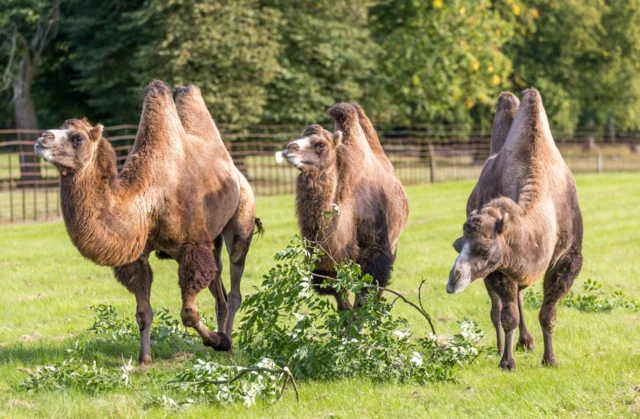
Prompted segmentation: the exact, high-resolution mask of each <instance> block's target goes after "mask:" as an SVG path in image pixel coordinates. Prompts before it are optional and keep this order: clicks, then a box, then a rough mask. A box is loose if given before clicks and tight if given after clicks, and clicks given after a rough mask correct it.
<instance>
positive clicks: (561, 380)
mask: <svg viewBox="0 0 640 419" xmlns="http://www.w3.org/2000/svg"><path fill="white" fill-rule="evenodd" d="M577 181H578V190H579V194H580V202H581V206H582V210H583V214H584V219H585V241H584V259H585V262H584V267H583V269H582V273H581V274H580V276H579V278H578V279H577V281H576V285H575V286H574V290H575V291H576V292H578V293H580V292H581V290H582V282H583V281H584V280H586V279H589V278H591V279H595V280H598V281H599V282H601V283H602V284H603V289H604V290H605V291H606V292H611V293H612V292H614V291H622V292H623V293H624V294H625V295H626V296H627V297H628V298H633V299H640V280H638V278H639V277H640V263H638V262H637V261H638V254H640V229H639V228H638V218H637V214H638V207H640V188H638V184H639V183H640V175H639V174H607V175H580V176H577ZM472 187H473V182H471V181H465V182H456V183H448V184H436V185H428V186H411V187H408V188H407V191H408V193H409V197H410V200H411V216H410V220H409V224H408V226H407V228H406V230H405V231H404V233H403V235H402V236H401V238H400V244H399V249H398V259H397V262H396V265H395V270H394V277H393V282H392V287H393V288H394V289H397V290H400V291H403V292H405V293H406V294H407V295H408V297H409V298H411V299H413V300H415V299H416V291H417V287H418V285H419V283H420V280H421V279H422V278H425V279H426V280H427V283H426V286H425V289H424V290H423V291H424V294H423V296H424V297H425V303H426V308H427V310H428V311H429V312H430V313H431V315H432V316H433V317H434V318H435V319H436V327H437V331H438V333H451V332H454V331H456V330H457V327H456V323H455V322H456V320H458V319H462V318H464V317H469V318H471V319H473V320H475V321H476V322H478V323H479V324H480V325H481V327H482V328H483V329H484V330H485V332H486V337H485V339H484V345H485V346H486V347H488V348H490V347H493V346H494V345H495V337H494V332H493V326H492V325H491V322H490V319H489V307H490V303H489V299H488V297H487V295H486V291H485V289H484V286H483V284H482V283H480V282H478V283H475V284H473V285H472V286H470V287H469V288H468V289H467V290H466V291H465V292H464V293H462V294H460V295H456V296H451V295H448V294H446V292H445V286H446V281H447V276H448V271H449V269H450V267H451V264H452V263H453V260H454V259H455V256H456V255H455V251H454V250H453V248H452V247H451V243H452V242H453V240H454V239H455V238H457V237H458V236H459V234H460V233H461V226H462V222H463V221H464V208H465V202H466V198H467V196H468V193H469V192H470V190H471V188H472ZM258 214H259V216H260V217H261V218H262V220H263V223H264V225H265V228H266V230H267V232H266V234H265V236H264V237H263V238H261V239H259V240H258V241H256V242H255V243H254V245H253V247H252V249H251V252H250V254H249V258H248V262H247V270H246V274H245V277H244V282H243V287H242V289H243V292H244V293H249V292H251V289H252V286H253V285H257V284H259V281H260V279H261V276H262V274H263V273H265V272H267V270H268V269H269V267H271V266H272V265H273V261H272V256H273V254H274V253H275V252H276V251H278V250H280V249H282V248H283V247H284V246H285V245H286V243H287V242H288V239H289V237H291V236H292V235H293V234H295V233H296V230H297V229H296V223H295V218H294V211H293V196H291V195H288V196H280V197H273V198H261V199H259V200H258ZM0 255H2V256H0V284H1V285H2V290H3V292H2V303H1V304H0V318H1V319H2V322H0V417H3V416H6V417H29V418H32V417H108V416H109V417H131V416H133V417H138V416H146V417H163V416H165V415H168V416H172V417H174V416H180V417H194V418H195V417H198V418H201V417H225V418H228V417H270V418H275V417H277V418H280V417H291V418H298V417H314V418H317V417H320V418H322V417H342V418H347V417H404V418H408V417H460V416H474V417H490V416H491V417H493V416H505V415H508V416H513V417H540V416H545V417H548V416H579V417H582V416H586V415H589V414H593V415H596V416H609V415H613V416H616V417H620V416H637V415H639V414H640V345H638V343H639V340H638V339H639V326H638V325H640V314H639V313H633V312H630V311H626V310H624V309H616V310H614V311H613V312H611V313H584V312H580V311H578V310H576V309H573V308H566V307H560V308H559V309H558V324H557V327H556V333H555V342H554V343H555V351H556V358H557V359H558V361H559V363H560V366H559V367H558V368H555V369H553V368H544V367H542V366H541V365H540V360H541V358H542V334H541V331H540V327H539V325H538V322H537V313H536V312H535V311H534V310H532V309H528V310H526V318H527V320H528V324H529V327H530V329H531V331H532V333H533V335H534V338H535V340H536V344H537V347H536V349H535V350H534V351H533V352H532V353H523V352H519V353H516V357H515V358H516V362H517V367H518V369H517V371H515V372H511V373H508V372H503V371H501V370H499V368H498V366H497V364H498V362H499V359H498V358H497V357H496V356H495V355H493V351H492V350H489V351H487V352H486V353H485V354H483V355H481V356H480V357H479V358H478V359H477V360H476V361H475V362H474V363H473V364H472V365H469V366H466V367H463V368H460V369H458V371H457V373H456V376H457V378H458V380H457V381H456V382H454V383H441V384H434V385H429V386H415V385H404V386H399V385H388V384H387V385H385V384H377V383H372V382H370V381H369V380H367V379H366V378H359V379H352V380H342V381H335V382H304V383H301V384H300V391H301V394H300V396H301V403H300V404H296V402H295V397H294V395H293V394H292V392H291V391H288V392H287V393H286V394H285V396H284V398H283V400H281V401H280V402H279V403H277V404H276V405H274V406H266V405H264V404H260V403H259V404H258V405H257V406H255V407H253V408H249V409H247V408H245V407H242V406H239V405H230V406H197V407H191V408H187V409H184V410H181V411H165V410H164V409H161V408H158V407H154V408H148V407H145V405H144V403H143V402H142V401H141V400H140V399H139V398H138V397H137V396H136V395H135V394H134V393H133V392H132V391H130V390H126V389H122V390H120V391H112V392H106V393H103V394H99V395H91V394H88V393H87V392H85V391H82V389H75V390H67V391H64V392H44V393H35V394H30V393H26V392H23V391H19V390H17V385H18V383H19V382H20V381H22V380H24V379H25V378H26V377H27V373H26V372H25V369H28V368H33V367H35V366H36V365H41V364H44V363H52V362H57V361H60V360H62V359H64V356H65V349H66V348H68V347H70V346H71V345H72V343H73V342H74V341H75V340H76V339H81V340H85V341H87V351H86V357H87V358H88V359H90V360H93V359H96V360H97V361H98V362H99V363H101V364H105V365H109V366H115V365H117V364H118V363H119V361H120V354H121V353H123V354H124V355H125V357H133V358H134V359H135V358H136V357H137V351H138V348H137V343H136V342H104V341H100V340H98V339H97V338H96V337H95V336H93V335H91V334H89V333H88V332H87V331H86V330H87V328H88V327H90V326H91V324H92V323H93V315H92V312H91V311H90V310H89V309H88V307H89V306H91V305H93V304H98V303H102V302H109V303H111V304H113V305H114V306H116V307H117V308H118V310H119V311H120V312H121V313H126V314H128V315H129V317H130V318H132V317H133V314H134V310H135V301H134V298H133V296H132V295H130V294H129V293H128V292H127V291H126V290H125V288H124V287H122V286H121V285H119V284H118V283H117V282H116V281H115V279H114V278H113V276H112V274H111V271H110V270H109V269H107V268H102V267H98V266H96V265H94V264H92V263H91V262H89V261H87V260H84V259H83V258H82V257H81V256H80V255H79V254H78V252H77V250H76V249H75V248H74V247H73V245H72V244H71V243H70V241H69V239H68V237H67V235H66V232H65V229H64V225H62V224H61V223H51V224H31V225H12V226H4V227H0ZM151 263H152V266H153V268H154V272H155V277H154V284H153V290H152V304H153V306H154V307H155V308H156V309H159V308H162V307H166V308H168V309H170V310H171V312H172V313H173V314H174V315H176V314H177V313H178V312H179V309H180V291H179V288H178V285H177V266H176V264H175V263H174V262H170V261H158V260H155V259H154V260H152V262H151ZM227 266H228V265H227ZM226 274H227V272H225V273H224V274H223V277H224V278H225V280H226V278H227V276H226ZM536 287H540V284H537V285H536ZM537 289H539V288H537ZM198 302H199V307H200V309H201V311H205V312H208V313H212V311H213V298H212V297H211V296H210V294H208V293H202V294H201V296H200V298H199V300H198ZM397 307H398V308H399V310H400V312H401V313H402V314H403V315H406V316H407V317H408V318H409V319H410V320H411V322H412V324H414V325H415V328H416V329H417V331H418V332H423V331H424V330H426V329H425V325H424V322H423V320H421V318H420V317H419V316H418V315H417V314H414V312H413V311H412V310H411V309H408V308H404V307H401V306H400V305H399V304H398V305H397ZM183 350H186V351H188V352H192V353H194V354H196V355H197V356H206V355H207V354H208V353H209V352H208V351H207V349H205V348H203V347H201V346H199V345H198V346H195V347H187V348H184V347H183V348H175V347H172V346H170V345H168V344H158V346H156V347H154V348H153V349H152V354H153V356H154V364H153V366H152V367H150V368H148V369H140V370H138V371H137V372H136V373H135V380H136V383H137V384H138V385H139V386H140V387H144V388H145V389H148V391H149V392H151V393H153V394H156V395H160V394H162V392H163V390H162V387H161V383H162V382H163V381H165V380H167V379H168V377H170V376H171V374H173V373H175V372H177V371H180V370H182V369H183V368H184V366H185V365H186V364H185V363H184V362H185V361H181V360H180V359H176V357H177V356H179V355H180V354H179V353H178V352H179V351H183ZM177 353H178V354H177ZM212 356H213V358H214V359H220V360H225V356H226V355H221V354H214V355H212ZM236 356H237V357H240V358H241V354H236Z"/></svg>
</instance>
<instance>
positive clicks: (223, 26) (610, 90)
mask: <svg viewBox="0 0 640 419" xmlns="http://www.w3.org/2000/svg"><path fill="white" fill-rule="evenodd" d="M60 1H61V4H60V19H59V24H58V28H59V29H58V31H57V34H54V35H55V36H52V37H51V38H50V39H49V41H48V43H47V45H46V48H44V49H43V50H42V53H41V55H40V56H39V57H38V58H39V61H38V63H39V64H38V66H37V69H36V71H34V73H33V77H32V78H31V84H32V86H31V93H32V96H33V102H34V104H35V109H36V111H37V120H38V121H39V122H38V123H39V124H46V125H51V124H59V123H61V122H62V121H63V120H64V119H66V118H69V117H79V116H87V117H89V118H90V119H92V120H94V121H100V122H103V123H108V124H115V123H135V122H136V121H137V119H138V116H139V112H140V97H139V92H140V91H141V89H142V87H144V85H145V84H146V83H148V81H149V80H151V79H154V78H160V79H163V80H165V81H167V82H168V83H170V84H173V85H180V84H189V83H194V84H197V85H199V86H200V87H201V89H202V91H203V94H204V97H205V101H206V103H207V105H208V106H209V108H210V110H211V112H212V114H213V116H214V117H215V118H216V120H217V121H219V122H222V123H234V124H241V125H246V124H252V123H269V124H271V123H278V124H280V123H295V124H300V125H304V124H308V123H311V122H327V117H326V113H325V112H326V109H327V108H328V107H329V106H331V105H332V104H334V103H336V102H340V101H350V100H357V101H359V102H361V103H362V104H363V105H364V107H365V109H366V110H367V111H368V113H369V114H370V115H371V116H372V117H373V118H374V119H375V121H376V122H377V123H378V124H384V125H391V126H400V125H415V124H425V123H427V124H433V123H436V124H440V123H462V124H466V125H470V124H477V123H483V124H486V123H487V122H490V121H491V116H490V115H491V107H492V106H491V105H492V104H493V102H494V100H495V98H496V97H497V95H498V94H499V93H500V91H503V90H511V91H514V92H516V93H518V92H519V91H520V90H522V89H523V88H526V87H529V86H536V87H538V88H539V89H540V91H541V93H542V95H543V97H544V100H545V104H546V106H547V111H548V114H549V117H550V120H551V121H552V123H554V124H555V125H560V126H561V127H563V128H565V129H566V130H567V131H571V130H573V129H574V127H575V126H577V125H600V126H616V127H619V128H621V129H639V128H640V112H639V111H638V109H640V71H639V70H640V68H639V67H640V0H566V1H558V0H427V1H424V0H300V1H296V2H291V1H285V0H237V1H234V0H205V1H200V0H168V1H162V0H101V1H98V0H82V1H80V0H60ZM54 3H55V2H54V1H53V0H0V28H2V30H1V31H0V36H1V37H2V39H0V46H1V48H0V57H2V64H3V65H2V69H3V70H7V69H8V70H11V69H13V73H6V72H5V83H4V84H5V90H3V91H1V92H0V100H1V101H2V103H3V104H5V105H6V106H3V107H2V108H0V124H1V125H2V127H6V126H15V125H16V121H15V117H14V114H15V112H14V110H13V107H14V104H15V103H16V102H15V101H14V100H13V96H14V95H13V93H12V88H7V87H8V84H7V82H6V80H7V77H8V75H11V74H16V73H15V69H16V68H17V67H16V65H17V64H16V61H13V62H12V63H11V65H7V62H8V57H9V56H10V53H11V48H12V42H13V39H14V38H15V36H14V38H12V36H13V35H11V34H12V33H15V31H13V32H12V30H13V29H15V28H18V27H20V28H22V29H21V30H22V31H24V32H25V33H30V34H32V33H34V32H33V31H34V30H35V29H36V28H37V25H38V22H42V21H43V20H42V16H45V17H46V16H47V15H46V13H47V11H49V10H51V6H52V5H54ZM38 19H40V21H39V20H38ZM45 21H46V19H45ZM30 31H31V32H30ZM24 45H25V44H24V43H23V44H22V46H19V47H21V48H26V47H25V46H24ZM12 100H13V101H12ZM33 120H36V118H35V117H34V118H33Z"/></svg>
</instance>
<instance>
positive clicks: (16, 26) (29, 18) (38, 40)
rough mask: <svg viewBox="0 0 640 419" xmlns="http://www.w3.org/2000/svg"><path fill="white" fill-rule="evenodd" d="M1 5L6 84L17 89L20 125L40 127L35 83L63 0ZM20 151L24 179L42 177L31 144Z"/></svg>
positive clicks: (15, 99)
mask: <svg viewBox="0 0 640 419" xmlns="http://www.w3.org/2000/svg"><path fill="white" fill-rule="evenodd" d="M0 7H1V9H0V27H2V28H3V29H2V35H3V37H4V39H3V43H2V55H4V56H5V57H6V58H7V64H6V66H5V68H4V72H3V78H2V81H3V87H4V88H5V89H6V88H11V89H12V90H13V98H12V102H13V107H14V114H15V125H16V128H18V129H37V128H38V122H37V118H36V111H35V106H34V104H33V98H32V94H31V85H32V83H33V80H34V77H35V74H36V70H37V69H38V64H39V63H40V58H41V57H42V54H43V52H44V49H45V48H46V47H47V45H48V44H49V42H50V41H51V39H52V38H53V37H54V36H55V33H56V31H57V29H58V21H59V19H60V0H51V1H43V0H20V1H15V2H3V3H2V5H1V6H0ZM36 136H37V135H35V134H19V139H20V140H23V141H28V140H35V137H36ZM20 151H21V153H20V163H21V164H20V180H21V181H34V180H38V179H40V178H41V175H40V166H39V159H38V158H37V157H36V156H35V154H33V153H32V152H31V151H32V150H31V148H30V147H24V146H23V147H22V149H21V150H20Z"/></svg>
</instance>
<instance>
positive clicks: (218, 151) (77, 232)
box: [35, 81, 259, 363]
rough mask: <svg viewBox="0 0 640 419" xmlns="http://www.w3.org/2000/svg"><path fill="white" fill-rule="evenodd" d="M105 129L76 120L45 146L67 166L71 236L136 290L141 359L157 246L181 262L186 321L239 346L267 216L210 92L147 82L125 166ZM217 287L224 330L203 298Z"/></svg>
mask: <svg viewBox="0 0 640 419" xmlns="http://www.w3.org/2000/svg"><path fill="white" fill-rule="evenodd" d="M102 130H103V127H102V125H96V126H91V125H90V124H89V123H88V122H87V121H86V120H77V119H71V120H68V121H66V122H65V124H64V125H63V126H62V128H61V129H57V130H49V131H46V132H44V133H43V135H42V137H40V138H39V139H38V142H37V144H36V146H35V152H36V154H37V155H38V156H40V157H42V158H44V159H45V160H46V161H48V162H49V163H52V164H53V165H55V166H56V167H57V168H58V170H59V172H60V182H61V184H60V193H61V204H62V213H63V216H64V221H65V224H66V227H67V232H68V233H69V236H70V237H71V241H72V242H73V243H74V244H75V246H76V247H77V248H78V250H79V251H80V253H82V255H83V256H85V257H86V258H88V259H90V260H92V261H94V262H96V263H98V264H100V265H106V266H111V267H113V268H114V271H115V275H116V278H117V279H118V281H120V282H121V283H122V284H123V285H124V286H126V287H127V289H128V290H129V291H131V292H132V293H133V294H135V297H136V301H137V310H136V320H137V322H138V326H139V327H140V336H141V339H140V357H139V361H140V362H141V363H150V362H151V353H150V331H151V322H152V320H153V312H152V310H151V305H150V301H149V298H150V290H151V282H152V273H151V267H150V266H149V262H148V258H149V254H150V253H151V252H152V251H153V250H156V251H157V253H158V254H159V256H164V257H170V258H172V259H175V260H176V261H177V262H178V266H179V268H178V275H179V285H180V288H181V290H182V310H181V313H180V316H181V318H182V322H183V324H184V325H185V326H188V327H193V328H194V329H196V331H197V332H198V333H199V334H200V336H201V337H202V340H203V343H204V344H205V345H207V346H211V347H212V348H214V349H216V350H229V349H230V348H231V341H230V339H229V337H230V336H231V332H232V330H233V320H234V316H235V313H236V311H237V310H238V307H239V305H240V302H241V299H242V297H241V295H240V281H241V279H242V273H243V270H244V264H245V258H246V255H247V252H248V250H249V245H250V244H251V238H252V234H253V229H254V225H255V224H258V226H259V220H257V219H256V218H255V205H254V198H253V193H252V191H251V188H250V187H249V184H248V183H247V181H246V180H245V178H244V177H243V176H242V174H240V172H239V171H238V170H236V168H235V166H234V165H233V162H232V160H231V156H230V155H229V153H228V152H227V150H226V149H225V147H224V144H223V142H222V140H221V138H220V134H219V132H218V130H217V128H216V126H215V123H214V122H213V119H212V118H211V115H210V114H209V111H208V110H207V108H206V106H205V104H204V101H203V100H202V96H201V94H200V90H199V89H198V88H197V87H195V86H189V87H186V88H185V87H180V88H178V89H177V94H176V101H175V103H174V100H173V97H172V93H171V90H170V88H169V87H168V86H167V85H166V84H164V83H163V82H161V81H154V82H152V83H151V84H150V85H149V86H148V87H147V88H146V90H145V93H144V107H143V110H142V116H141V119H140V126H139V129H138V135H137V137H136V140H135V143H134V145H133V149H132V150H131V153H130V154H129V157H128V158H127V161H126V163H125V165H124V167H123V168H122V170H121V171H120V173H118V172H117V170H116V155H115V152H114V150H113V148H112V147H111V145H110V144H109V143H108V142H107V140H105V139H104V137H103V136H102ZM223 242H224V243H225V244H226V247H227V251H228V252H229V257H230V261H231V268H230V271H231V289H230V291H229V294H228V296H227V293H226V290H225V288H224V285H223V283H222V280H221V277H220V276H221V272H222V263H221V259H220V252H221V250H222V244H223ZM207 287H208V288H209V290H210V291H211V293H212V294H213V295H214V297H215V299H216V316H217V321H218V333H215V332H212V331H210V330H209V329H208V328H207V327H206V326H205V325H204V324H203V323H202V322H201V321H200V315H199V313H198V310H197V308H196V304H195V300H196V297H197V295H198V294H199V293H200V291H202V290H203V289H205V288H207Z"/></svg>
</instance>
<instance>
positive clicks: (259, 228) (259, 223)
mask: <svg viewBox="0 0 640 419" xmlns="http://www.w3.org/2000/svg"><path fill="white" fill-rule="evenodd" d="M254 223H255V227H256V229H255V231H254V232H253V235H254V236H255V235H257V236H258V237H262V235H263V234H264V227H262V221H260V219H259V218H258V217H256V218H255V221H254Z"/></svg>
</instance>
